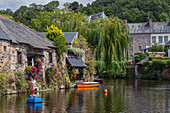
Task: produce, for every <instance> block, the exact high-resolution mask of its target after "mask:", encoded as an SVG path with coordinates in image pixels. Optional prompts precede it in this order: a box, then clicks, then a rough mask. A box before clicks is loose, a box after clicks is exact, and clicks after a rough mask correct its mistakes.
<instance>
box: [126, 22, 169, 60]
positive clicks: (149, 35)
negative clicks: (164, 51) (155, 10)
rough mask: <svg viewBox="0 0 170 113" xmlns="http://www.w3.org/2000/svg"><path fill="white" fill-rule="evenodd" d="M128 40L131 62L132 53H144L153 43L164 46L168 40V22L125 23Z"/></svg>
mask: <svg viewBox="0 0 170 113" xmlns="http://www.w3.org/2000/svg"><path fill="white" fill-rule="evenodd" d="M124 22H125V24H126V25H127V27H128V29H129V32H130V38H131V48H130V50H129V55H130V56H129V57H130V59H132V60H133V58H134V57H133V56H134V53H137V52H146V50H147V49H148V48H150V47H152V45H153V44H154V43H159V44H163V45H164V44H165V43H167V42H168V41H169V40H170V21H169V20H166V22H152V19H149V21H148V22H143V23H127V20H124Z"/></svg>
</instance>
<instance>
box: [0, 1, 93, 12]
mask: <svg viewBox="0 0 170 113" xmlns="http://www.w3.org/2000/svg"><path fill="white" fill-rule="evenodd" d="M50 1H54V0H0V9H7V8H9V9H11V10H12V11H15V10H17V9H18V8H20V6H23V5H26V6H29V5H30V4H32V3H36V4H42V5H44V4H47V3H49V2H50ZM58 1H59V2H60V6H63V4H64V3H65V2H71V3H72V2H74V1H77V2H79V3H82V4H83V5H86V4H87V3H91V2H92V1H94V0H58Z"/></svg>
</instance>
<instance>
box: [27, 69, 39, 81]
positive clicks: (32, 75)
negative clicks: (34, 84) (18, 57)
mask: <svg viewBox="0 0 170 113" xmlns="http://www.w3.org/2000/svg"><path fill="white" fill-rule="evenodd" d="M25 74H26V75H27V76H28V79H33V80H35V79H36V78H37V68H36V67H35V66H28V67H26V69H25Z"/></svg>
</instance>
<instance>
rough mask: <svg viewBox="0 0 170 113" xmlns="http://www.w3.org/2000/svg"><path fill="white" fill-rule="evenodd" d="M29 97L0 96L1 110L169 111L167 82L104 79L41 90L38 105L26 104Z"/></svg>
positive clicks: (7, 112)
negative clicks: (95, 84) (84, 85)
mask: <svg viewBox="0 0 170 113" xmlns="http://www.w3.org/2000/svg"><path fill="white" fill-rule="evenodd" d="M105 89H107V92H108V93H107V96H105V95H104V90H105ZM28 97H29V94H20V95H8V96H0V113H18V112H27V113H30V112H38V113H48V112H54V113H56V112H58V113H65V112H74V113H76V112H77V113H84V112H94V113H104V112H107V113H110V112H112V113H115V112H116V113H118V112H127V113H131V112H134V113H136V112H170V82H169V81H141V80H104V83H103V85H100V87H94V88H77V89H76V88H75V89H74V88H73V89H70V90H58V91H49V92H41V93H40V97H41V98H43V103H42V104H41V105H28V104H26V98H28Z"/></svg>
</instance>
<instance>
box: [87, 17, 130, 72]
mask: <svg viewBox="0 0 170 113" xmlns="http://www.w3.org/2000/svg"><path fill="white" fill-rule="evenodd" d="M90 24H91V23H90ZM90 29H91V32H90V35H89V36H88V41H89V42H91V43H92V44H93V45H94V46H95V50H94V54H95V57H96V60H97V61H98V71H99V72H104V71H105V72H107V73H113V74H114V75H121V73H122V72H123V70H122V69H123V68H124V64H125V63H124V59H125V57H126V58H127V57H128V46H129V32H128V30H127V28H126V25H125V24H124V22H123V21H122V20H120V19H118V18H117V17H116V18H113V19H101V20H97V21H95V22H93V23H92V26H91V27H90Z"/></svg>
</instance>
